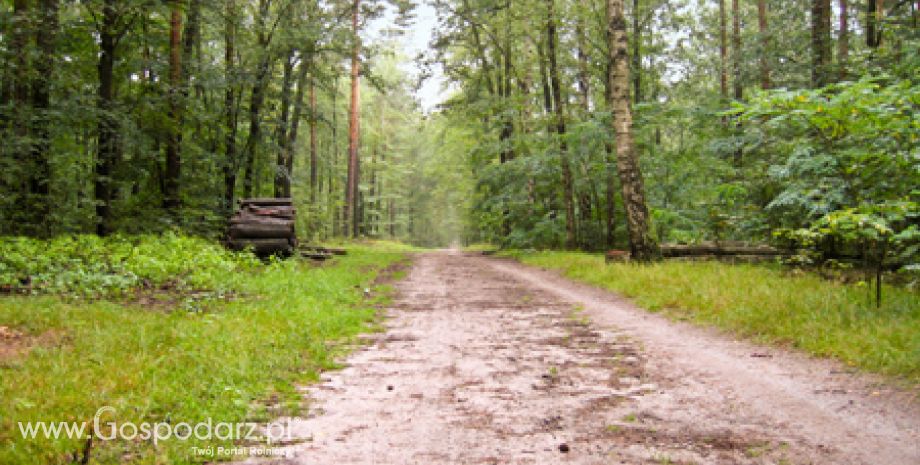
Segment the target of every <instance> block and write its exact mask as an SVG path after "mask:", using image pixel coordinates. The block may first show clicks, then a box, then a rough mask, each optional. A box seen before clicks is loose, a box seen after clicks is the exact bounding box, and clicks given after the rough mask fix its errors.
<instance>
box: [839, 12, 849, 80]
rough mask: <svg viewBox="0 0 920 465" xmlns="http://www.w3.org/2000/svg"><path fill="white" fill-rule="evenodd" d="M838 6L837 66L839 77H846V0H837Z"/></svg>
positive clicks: (847, 21)
mask: <svg viewBox="0 0 920 465" xmlns="http://www.w3.org/2000/svg"><path fill="white" fill-rule="evenodd" d="M838 5H839V7H840V29H839V31H838V33H837V66H838V67H839V70H838V71H839V76H840V79H841V80H843V79H846V78H847V62H848V61H849V59H850V24H849V20H850V18H849V14H848V12H847V6H848V5H847V0H838Z"/></svg>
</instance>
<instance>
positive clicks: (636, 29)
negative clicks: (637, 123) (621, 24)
mask: <svg viewBox="0 0 920 465" xmlns="http://www.w3.org/2000/svg"><path fill="white" fill-rule="evenodd" d="M632 8H633V11H632V20H633V38H632V39H633V40H632V43H633V53H632V73H633V102H635V103H637V104H638V103H639V102H641V101H642V54H641V52H642V29H641V28H640V23H639V0H633V2H632Z"/></svg>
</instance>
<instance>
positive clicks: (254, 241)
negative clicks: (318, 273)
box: [227, 198, 297, 257]
mask: <svg viewBox="0 0 920 465" xmlns="http://www.w3.org/2000/svg"><path fill="white" fill-rule="evenodd" d="M239 203H240V208H239V210H237V212H236V214H234V215H233V217H232V218H230V230H229V239H228V241H227V245H228V246H229V247H230V248H231V249H233V250H243V249H246V248H252V250H253V251H254V252H255V254H256V255H258V256H260V257H264V256H268V255H285V256H287V255H290V254H291V253H292V252H293V251H294V248H295V247H297V236H296V234H295V233H294V214H295V213H296V210H295V209H294V205H293V203H292V201H291V199H290V198H278V199H269V198H264V199H258V198H256V199H240V201H239Z"/></svg>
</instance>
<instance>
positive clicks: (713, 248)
mask: <svg viewBox="0 0 920 465" xmlns="http://www.w3.org/2000/svg"><path fill="white" fill-rule="evenodd" d="M660 250H661V256H662V257H665V258H671V257H698V256H707V255H711V256H717V257H725V256H736V255H748V256H772V257H779V256H785V255H791V253H790V252H788V251H785V250H781V249H777V248H775V247H770V246H768V245H728V244H718V243H702V244H695V245H683V244H662V245H661V247H660Z"/></svg>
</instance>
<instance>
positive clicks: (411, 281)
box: [270, 252, 920, 465]
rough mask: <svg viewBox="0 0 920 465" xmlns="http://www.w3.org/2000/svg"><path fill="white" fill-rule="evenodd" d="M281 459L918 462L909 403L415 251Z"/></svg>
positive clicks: (648, 318)
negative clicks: (366, 341) (389, 303)
mask: <svg viewBox="0 0 920 465" xmlns="http://www.w3.org/2000/svg"><path fill="white" fill-rule="evenodd" d="M398 289H399V296H398V299H397V301H396V302H395V303H394V306H393V307H392V308H391V309H390V310H388V315H387V316H388V319H387V320H386V327H387V331H386V332H384V333H380V334H377V335H374V340H373V341H372V343H371V344H370V345H369V346H368V347H367V348H365V349H363V350H360V351H358V352H356V353H354V354H353V355H352V356H351V357H349V359H348V360H347V368H345V369H344V370H342V371H339V372H333V373H328V374H327V375H326V376H325V378H324V382H323V383H322V384H319V385H317V386H313V387H311V388H309V389H308V395H309V396H310V397H311V398H312V399H313V404H312V408H311V415H310V417H309V418H307V419H303V420H296V421H295V422H294V425H295V435H296V436H298V437H300V438H301V439H302V440H303V441H302V442H299V443H297V444H294V445H292V446H290V447H289V449H288V452H289V453H290V455H289V457H287V458H283V459H280V458H279V459H274V460H271V461H270V462H273V463H279V464H317V465H319V464H322V465H327V464H394V465H395V464H426V465H427V464H556V463H572V464H610V463H627V464H644V463H648V464H659V463H697V464H710V463H711V464H740V463H750V464H765V463H777V464H780V463H789V464H794V463H813V464H879V465H881V464H904V465H910V464H920V414H918V408H917V406H916V403H912V402H911V401H909V400H908V398H907V396H906V395H904V394H898V393H896V392H892V391H891V390H888V389H885V388H884V387H882V386H881V385H878V384H877V383H876V381H874V380H873V379H872V378H871V377H867V376H861V375H853V374H847V373H845V372H843V371H844V370H842V369H841V367H839V366H837V365H836V364H834V363H831V362H826V361H818V360H813V359H809V358H806V357H803V356H801V355H796V354H788V353H785V352H784V351H780V350H775V349H764V348H763V347H757V346H753V345H750V344H746V343H739V342H734V341H732V340H730V339H728V338H726V337H723V336H719V335H716V334H713V333H710V332H708V331H705V330H701V329H698V328H693V327H689V326H687V325H684V324H680V323H673V322H669V321H667V320H665V319H663V318H661V317H659V316H657V315H652V314H648V313H647V312H644V311H642V310H640V309H636V308H634V307H632V306H631V305H630V304H628V303H626V302H624V301H622V300H620V299H618V298H617V297H615V296H613V295H611V294H608V293H605V292H602V291H599V290H596V289H593V288H590V287H587V286H581V285H577V284H573V283H571V282H569V281H567V280H564V279H562V278H559V277H558V276H556V275H555V274H553V273H550V272H544V271H540V270H535V269H532V268H527V267H524V266H522V265H519V264H516V263H512V262H509V261H503V260H496V259H488V258H484V257H478V256H470V255H463V254H459V253H450V252H438V253H430V254H424V255H420V256H418V257H416V259H415V264H414V266H413V268H412V270H411V272H410V273H409V276H408V277H407V279H406V280H404V281H402V282H401V283H400V284H399V285H398Z"/></svg>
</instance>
